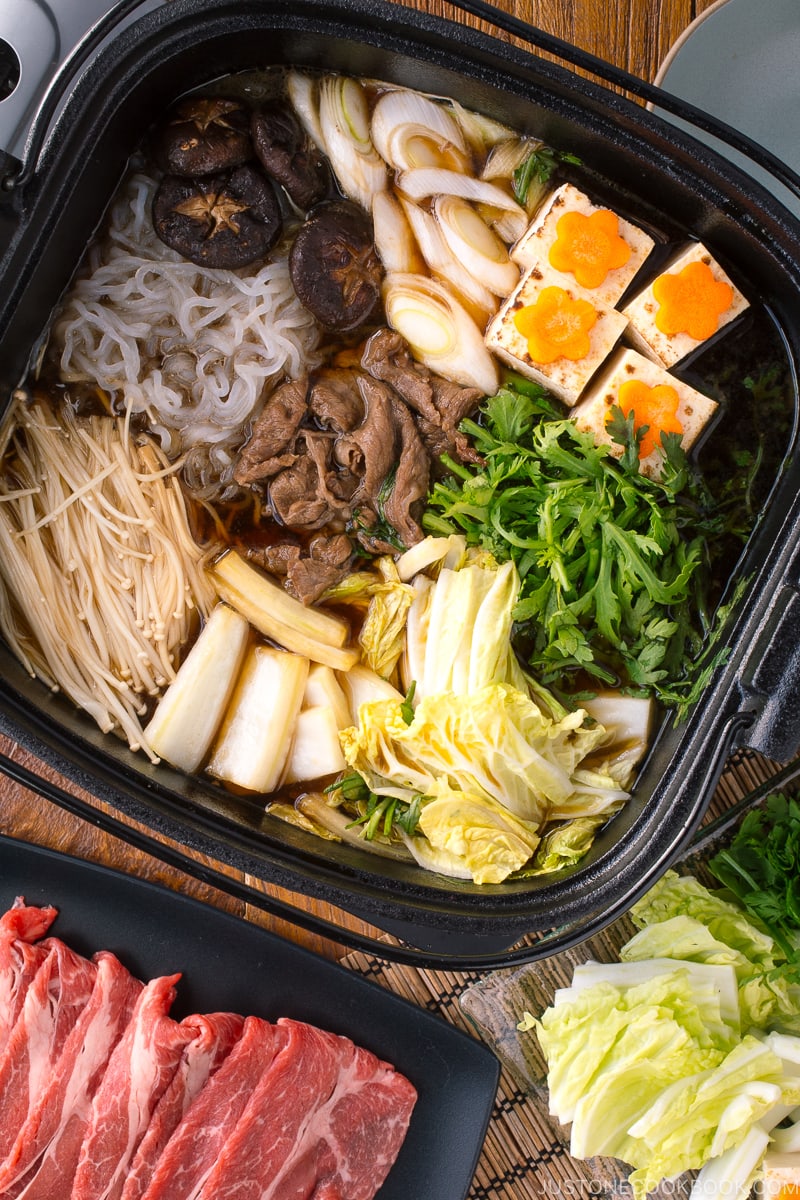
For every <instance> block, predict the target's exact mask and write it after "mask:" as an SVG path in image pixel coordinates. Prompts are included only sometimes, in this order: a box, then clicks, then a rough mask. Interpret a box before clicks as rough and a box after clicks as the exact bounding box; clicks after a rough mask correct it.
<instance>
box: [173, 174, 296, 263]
mask: <svg viewBox="0 0 800 1200" xmlns="http://www.w3.org/2000/svg"><path fill="white" fill-rule="evenodd" d="M153 226H154V228H155V231H156V233H157V234H158V236H159V237H160V238H161V240H162V242H164V243H166V245H167V246H171V247H172V249H173V250H177V252H178V253H179V254H182V255H183V256H184V258H188V259H189V261H190V262H194V263H197V264H198V265H200V266H205V267H223V268H227V269H232V268H235V267H245V266H247V265H248V263H251V262H254V261H255V260H256V259H258V258H263V257H264V255H265V254H266V253H267V251H268V250H270V249H271V248H272V246H273V245H274V244H275V242H276V241H277V239H278V236H279V234H280V232H281V226H282V219H281V210H280V205H279V203H278V197H277V195H276V193H275V188H274V186H273V184H272V183H271V181H270V180H269V179H268V178H267V177H266V176H265V175H264V174H263V173H262V172H261V171H260V170H257V169H256V168H254V167H251V166H241V167H235V168H234V169H233V170H231V171H225V172H223V173H222V174H219V175H211V176H203V177H202V178H199V179H186V178H182V177H181V176H179V175H165V176H164V178H163V179H162V180H161V182H160V184H159V185H158V188H157V189H156V194H155V196H154V198H153Z"/></svg>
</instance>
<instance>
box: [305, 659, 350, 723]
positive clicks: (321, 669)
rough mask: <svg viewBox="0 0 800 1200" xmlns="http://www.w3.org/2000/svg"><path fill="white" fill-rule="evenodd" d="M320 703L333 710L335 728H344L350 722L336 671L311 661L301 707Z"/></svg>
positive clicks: (310, 706)
mask: <svg viewBox="0 0 800 1200" xmlns="http://www.w3.org/2000/svg"><path fill="white" fill-rule="evenodd" d="M320 705H322V706H325V705H327V706H328V707H329V708H330V709H332V710H333V714H334V716H335V718H336V727H337V729H346V728H347V726H348V725H351V724H352V720H351V717H350V705H349V703H348V700H347V697H346V696H345V694H344V690H343V688H342V685H341V684H340V683H339V680H338V679H337V678H336V672H335V671H333V670H332V669H331V668H330V667H326V666H325V665H324V664H323V663H313V662H312V664H311V666H310V668H309V671H308V681H307V682H306V690H305V695H304V696H303V707H304V708H316V707H318V706H320Z"/></svg>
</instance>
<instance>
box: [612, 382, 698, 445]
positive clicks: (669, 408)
mask: <svg viewBox="0 0 800 1200" xmlns="http://www.w3.org/2000/svg"><path fill="white" fill-rule="evenodd" d="M618 401H619V407H620V408H621V410H622V413H623V415H624V416H626V417H627V416H628V415H629V413H630V412H633V426H634V429H637V430H638V429H639V428H640V427H641V426H642V425H646V426H647V429H646V431H645V433H644V436H643V437H642V440H641V442H640V443H639V458H640V459H641V458H647V457H648V455H650V454H652V453H653V451H654V450H655V449H656V448H657V447H660V446H661V434H662V433H681V434H682V433H683V425H682V424H681V422H680V421H679V419H678V402H679V397H678V393H677V391H676V390H675V388H674V387H671V386H670V384H668V383H657V384H656V385H655V387H650V386H649V385H648V384H646V383H643V382H642V380H641V379H626V380H625V382H624V383H623V384H622V385H621V387H620V389H619V393H618Z"/></svg>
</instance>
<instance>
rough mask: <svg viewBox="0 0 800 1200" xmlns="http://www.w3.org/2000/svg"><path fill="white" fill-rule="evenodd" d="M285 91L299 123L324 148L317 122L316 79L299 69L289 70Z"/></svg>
mask: <svg viewBox="0 0 800 1200" xmlns="http://www.w3.org/2000/svg"><path fill="white" fill-rule="evenodd" d="M286 92H287V95H288V97H289V100H290V101H291V104H292V108H293V109H294V111H295V113H296V114H297V117H298V118H299V120H300V124H301V125H302V126H303V128H304V129H305V131H306V133H307V134H308V136H309V137H310V138H311V140H312V142H314V143H315V145H316V146H317V147H318V148H319V149H320V150H323V151H324V149H325V138H324V137H323V134H322V126H321V125H320V123H319V94H318V91H317V81H316V79H313V78H312V77H311V76H310V75H303V73H302V72H301V71H290V72H289V74H288V75H287V77H286Z"/></svg>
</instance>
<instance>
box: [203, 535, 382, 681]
mask: <svg viewBox="0 0 800 1200" xmlns="http://www.w3.org/2000/svg"><path fill="white" fill-rule="evenodd" d="M211 577H212V579H213V581H214V586H215V587H216V589H217V592H218V593H219V595H220V596H221V597H222V599H223V600H227V602H228V604H230V605H231V607H232V608H235V609H236V610H237V612H240V613H241V614H242V616H244V617H246V618H247V620H248V621H249V622H250V624H251V625H253V626H254V627H255V628H256V629H258V631H259V632H260V633H263V634H264V636H265V637H268V638H269V639H270V640H271V641H273V642H277V644H278V645H279V646H283V647H285V649H287V650H292V651H294V652H295V653H296V654H302V655H304V656H305V657H306V658H310V659H311V660H312V661H313V662H322V663H326V664H327V666H329V667H333V668H334V669H335V670H339V671H347V670H349V669H350V667H352V666H353V665H354V664H355V663H356V662H357V661H358V657H359V652H358V650H357V649H355V648H349V647H347V646H345V642H346V641H347V640H348V638H349V636H350V630H349V628H348V626H347V624H346V623H345V622H344V621H342V620H340V619H339V618H338V617H334V616H333V615H332V614H331V613H326V612H323V611H322V610H321V609H317V608H307V607H306V606H305V605H304V604H301V603H300V601H299V600H295V599H294V597H293V596H290V595H289V594H288V593H287V592H285V591H284V590H283V588H282V587H280V586H279V585H278V584H276V583H273V582H272V581H271V580H270V579H268V578H267V576H266V575H265V574H264V573H263V572H262V571H259V570H258V569H257V568H256V567H252V566H251V565H250V564H249V563H247V562H245V560H244V559H243V558H242V557H241V555H239V554H237V552H236V551H235V550H229V551H227V552H226V553H225V554H224V555H223V556H222V557H221V558H219V559H217V561H216V562H215V563H214V565H213V567H212V568H211Z"/></svg>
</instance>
